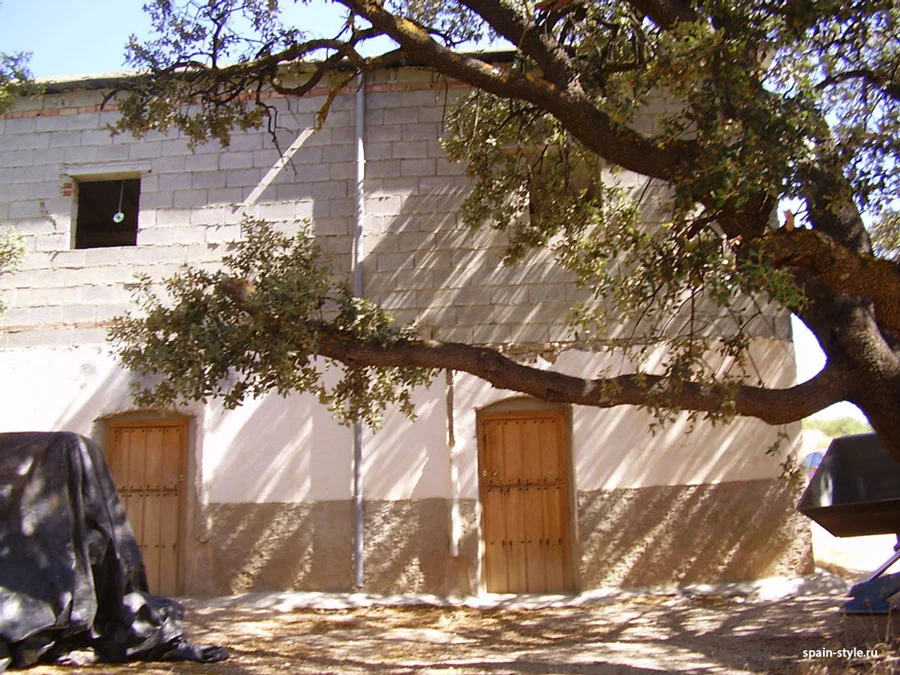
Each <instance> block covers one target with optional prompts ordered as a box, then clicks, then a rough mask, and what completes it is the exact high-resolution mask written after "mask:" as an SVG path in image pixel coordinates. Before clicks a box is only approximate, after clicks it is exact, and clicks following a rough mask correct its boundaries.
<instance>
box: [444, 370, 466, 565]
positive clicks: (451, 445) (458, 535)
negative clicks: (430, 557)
mask: <svg viewBox="0 0 900 675" xmlns="http://www.w3.org/2000/svg"><path fill="white" fill-rule="evenodd" d="M445 374H446V385H445V395H444V398H445V401H446V404H447V458H448V460H449V462H450V557H451V558H458V557H459V541H460V539H462V516H461V514H460V511H459V465H458V463H457V457H456V421H455V415H454V405H455V402H454V390H453V371H452V370H450V369H449V368H448V369H447V370H446V371H445Z"/></svg>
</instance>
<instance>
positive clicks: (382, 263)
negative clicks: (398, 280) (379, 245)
mask: <svg viewBox="0 0 900 675" xmlns="http://www.w3.org/2000/svg"><path fill="white" fill-rule="evenodd" d="M413 266H414V259H413V256H411V255H409V254H408V253H380V254H378V255H377V257H376V269H377V270H378V271H379V272H390V271H393V270H399V269H410V268H412V267H413Z"/></svg>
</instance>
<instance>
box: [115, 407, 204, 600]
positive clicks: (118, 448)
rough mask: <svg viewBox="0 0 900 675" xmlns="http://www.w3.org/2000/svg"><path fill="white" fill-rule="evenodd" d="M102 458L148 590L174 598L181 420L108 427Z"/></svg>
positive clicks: (183, 441)
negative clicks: (138, 551) (131, 532)
mask: <svg viewBox="0 0 900 675" xmlns="http://www.w3.org/2000/svg"><path fill="white" fill-rule="evenodd" d="M106 454H107V459H108V461H109V467H110V470H111V472H112V475H113V479H114V480H115V482H116V488H117V489H118V492H119V497H120V498H121V500H122V503H123V504H124V505H125V512H126V513H127V514H128V521H129V522H130V523H131V527H132V529H133V530H134V534H135V537H136V538H137V540H138V544H140V547H141V555H142V556H143V558H144V566H145V567H146V569H147V582H148V584H149V586H150V591H151V592H153V593H158V594H160V595H178V594H179V593H180V592H181V590H182V589H181V574H180V564H179V563H180V558H181V555H180V553H181V524H182V520H183V518H182V509H183V502H184V484H185V481H184V476H185V467H186V457H187V424H186V423H185V422H182V421H180V420H172V421H169V420H166V421H157V422H121V423H119V422H116V423H113V424H111V425H110V427H109V433H108V434H107V442H106Z"/></svg>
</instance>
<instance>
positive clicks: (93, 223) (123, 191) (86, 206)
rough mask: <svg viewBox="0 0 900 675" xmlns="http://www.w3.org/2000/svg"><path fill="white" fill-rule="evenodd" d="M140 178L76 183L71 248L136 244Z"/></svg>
mask: <svg viewBox="0 0 900 675" xmlns="http://www.w3.org/2000/svg"><path fill="white" fill-rule="evenodd" d="M140 198H141V179H140V178H125V179H118V180H98V181H79V182H78V218H77V220H76V223H75V248H102V247H105V246H134V245H136V244H137V229H138V208H139V206H140Z"/></svg>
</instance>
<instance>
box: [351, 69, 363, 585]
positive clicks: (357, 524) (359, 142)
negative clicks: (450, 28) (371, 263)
mask: <svg viewBox="0 0 900 675" xmlns="http://www.w3.org/2000/svg"><path fill="white" fill-rule="evenodd" d="M356 85H357V88H356V212H355V214H354V221H355V222H354V223H353V230H354V231H353V256H352V266H353V295H355V296H356V297H358V298H361V297H363V293H364V292H365V286H364V283H363V282H364V278H363V261H364V260H365V249H364V246H363V244H364V242H363V217H364V216H365V213H366V195H365V180H366V146H365V129H366V79H365V74H364V73H360V75H359V76H358V77H357V80H356ZM362 458H363V426H362V423H361V422H354V424H353V517H354V533H355V540H354V544H355V548H354V563H355V585H356V588H357V589H359V588H362V587H363V582H364V568H363V549H364V539H363V475H362Z"/></svg>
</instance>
